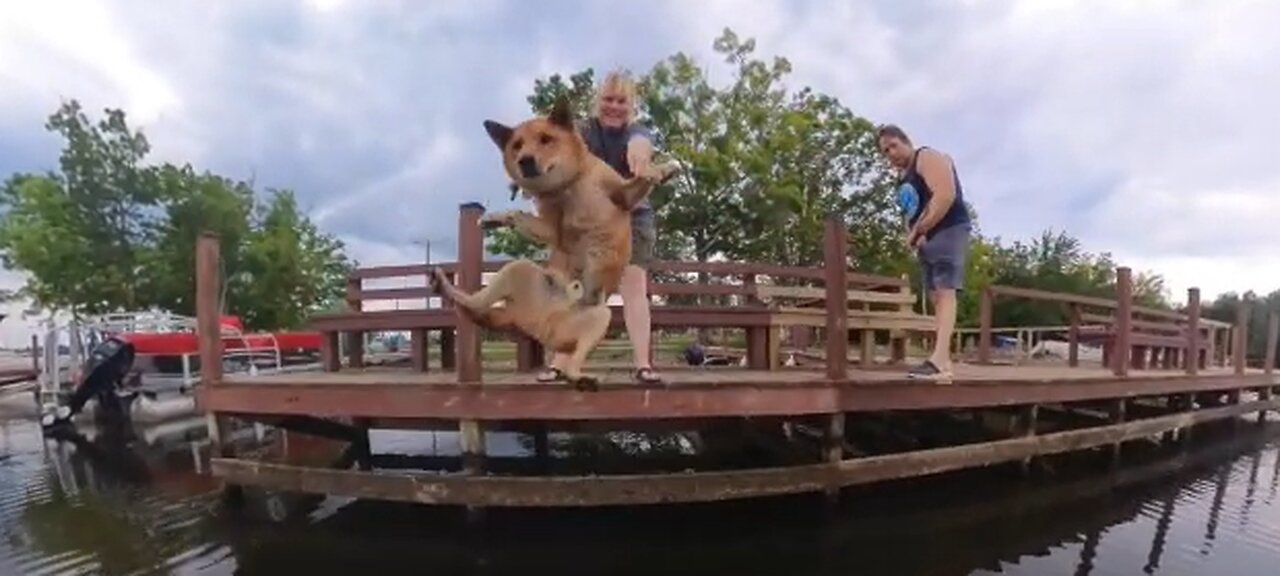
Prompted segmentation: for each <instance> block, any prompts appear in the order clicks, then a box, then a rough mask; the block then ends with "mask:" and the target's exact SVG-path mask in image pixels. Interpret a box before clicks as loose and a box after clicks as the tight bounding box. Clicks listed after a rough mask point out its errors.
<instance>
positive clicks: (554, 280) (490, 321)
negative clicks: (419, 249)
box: [431, 259, 611, 390]
mask: <svg viewBox="0 0 1280 576" xmlns="http://www.w3.org/2000/svg"><path fill="white" fill-rule="evenodd" d="M431 272H432V273H431V287H432V289H433V290H435V292H436V293H437V294H439V295H440V296H442V297H445V298H448V299H450V300H452V301H453V302H454V303H456V304H457V305H458V310H459V311H460V312H461V313H462V314H465V315H466V316H467V318H470V319H471V321H473V322H475V323H476V324H478V325H480V326H483V327H485V328H492V329H503V328H516V329H518V330H520V331H521V332H524V333H525V334H527V335H528V336H529V337H531V338H533V339H535V340H537V341H538V342H539V343H541V344H542V345H543V346H544V347H545V348H548V349H550V350H553V351H555V352H561V353H565V354H569V355H570V360H569V363H568V365H567V366H566V367H565V376H566V377H567V378H568V380H569V382H570V383H572V384H573V385H574V387H576V388H577V389H579V390H594V389H596V386H597V384H598V381H597V380H596V379H595V378H592V377H589V376H585V375H583V374H582V366H583V365H584V364H586V362H587V355H588V354H590V353H591V350H593V349H594V348H595V347H596V345H597V344H599V343H600V340H602V339H604V335H605V333H606V332H608V330H609V320H610V318H611V314H610V312H609V308H608V307H607V306H605V305H603V304H601V305H598V306H591V307H580V306H577V304H578V302H579V301H580V300H581V298H582V295H583V293H582V283H581V282H579V281H577V280H570V279H569V278H568V277H566V276H565V275H564V274H563V273H562V272H560V271H559V270H553V269H550V268H546V267H543V266H540V265H538V264H537V263H536V262H533V261H532V260H526V259H520V260H514V261H512V262H509V263H507V264H506V265H504V266H503V267H502V268H501V269H499V270H498V272H497V273H496V274H494V275H493V277H492V278H491V279H490V280H489V284H488V285H487V286H485V287H484V288H481V289H480V290H479V291H478V292H476V293H474V294H467V293H465V292H463V291H461V290H459V289H458V288H457V287H456V286H454V285H453V284H452V283H450V282H449V279H448V277H446V276H445V274H444V271H442V270H440V269H439V268H436V269H433V270H432V271H431ZM499 302H501V303H502V304H503V306H502V307H495V306H494V305H495V304H497V303H499Z"/></svg>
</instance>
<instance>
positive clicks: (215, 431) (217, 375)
mask: <svg viewBox="0 0 1280 576" xmlns="http://www.w3.org/2000/svg"><path fill="white" fill-rule="evenodd" d="M219 241H220V238H219V236H218V235H217V234H215V233H213V232H209V231H205V232H202V233H201V234H200V238H199V239H198V240H197V241H196V338H197V341H198V343H199V351H200V387H201V388H203V389H204V390H203V392H204V394H201V396H204V395H206V394H208V393H209V392H212V391H213V389H215V388H217V387H218V386H221V385H222V322H221V321H220V317H221V315H222V306H221V299H222V288H221V285H222V279H221V278H220V276H219V261H220V259H221V255H220V254H219V246H218V242H219ZM205 425H206V426H208V429H209V440H210V443H211V446H210V448H211V450H210V456H211V457H220V458H227V457H231V456H233V455H234V452H233V450H232V447H231V442H230V438H231V423H230V419H229V418H228V417H226V416H223V415H219V414H218V412H217V411H216V410H206V411H205ZM225 488H226V494H227V495H229V496H235V495H236V494H237V493H238V491H239V490H238V487H236V486H226V487H225Z"/></svg>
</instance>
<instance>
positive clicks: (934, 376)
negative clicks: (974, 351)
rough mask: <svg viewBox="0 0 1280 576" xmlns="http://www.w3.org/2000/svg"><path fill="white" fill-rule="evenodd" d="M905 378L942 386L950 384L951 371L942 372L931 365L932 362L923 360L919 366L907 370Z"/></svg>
mask: <svg viewBox="0 0 1280 576" xmlns="http://www.w3.org/2000/svg"><path fill="white" fill-rule="evenodd" d="M907 377H908V378H912V379H922V380H933V381H935V382H942V383H944V384H950V383H951V371H950V370H947V371H943V370H941V369H939V368H938V366H937V365H935V364H934V363H933V361H932V360H925V361H924V362H921V363H920V364H918V365H916V366H914V367H912V368H911V369H910V370H907Z"/></svg>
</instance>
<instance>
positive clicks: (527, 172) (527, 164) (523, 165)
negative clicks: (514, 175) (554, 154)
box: [520, 156, 538, 178]
mask: <svg viewBox="0 0 1280 576" xmlns="http://www.w3.org/2000/svg"><path fill="white" fill-rule="evenodd" d="M520 175H521V176H524V177H525V178H534V177H536V176H537V175H538V162H537V161H535V160H534V159H533V156H522V157H521V158H520Z"/></svg>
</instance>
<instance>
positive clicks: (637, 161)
mask: <svg viewBox="0 0 1280 576" xmlns="http://www.w3.org/2000/svg"><path fill="white" fill-rule="evenodd" d="M652 161H653V143H652V142H650V141H649V139H648V138H645V137H644V136H633V137H632V138H631V139H630V140H628V141H627V166H628V167H630V168H631V173H632V174H636V175H639V174H644V173H645V172H648V171H649V163H650V162H652Z"/></svg>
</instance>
